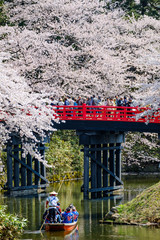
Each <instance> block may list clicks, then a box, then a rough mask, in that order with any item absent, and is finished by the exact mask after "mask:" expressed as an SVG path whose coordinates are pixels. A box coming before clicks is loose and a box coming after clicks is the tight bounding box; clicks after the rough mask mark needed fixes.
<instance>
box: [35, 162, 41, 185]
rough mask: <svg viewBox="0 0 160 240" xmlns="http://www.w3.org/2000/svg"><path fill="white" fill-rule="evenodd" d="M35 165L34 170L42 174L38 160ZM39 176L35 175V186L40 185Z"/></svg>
mask: <svg viewBox="0 0 160 240" xmlns="http://www.w3.org/2000/svg"><path fill="white" fill-rule="evenodd" d="M34 163H35V165H34V167H35V168H34V169H35V171H36V172H37V173H38V174H40V164H39V161H38V160H37V159H35V161H34ZM39 180H40V179H39V175H37V174H36V175H35V185H38V184H39Z"/></svg>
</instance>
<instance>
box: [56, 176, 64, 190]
mask: <svg viewBox="0 0 160 240" xmlns="http://www.w3.org/2000/svg"><path fill="white" fill-rule="evenodd" d="M65 177H66V175H65V176H64V178H63V180H62V182H61V184H60V186H59V189H58V192H57V193H59V191H60V189H61V187H62V184H63V182H64V179H65Z"/></svg>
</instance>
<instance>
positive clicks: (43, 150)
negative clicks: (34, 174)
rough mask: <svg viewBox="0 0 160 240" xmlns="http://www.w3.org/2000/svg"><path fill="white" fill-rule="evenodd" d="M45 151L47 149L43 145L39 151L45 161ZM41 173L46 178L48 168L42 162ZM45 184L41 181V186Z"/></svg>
mask: <svg viewBox="0 0 160 240" xmlns="http://www.w3.org/2000/svg"><path fill="white" fill-rule="evenodd" d="M45 149H46V147H45V145H44V144H42V143H41V144H40V149H39V150H40V154H41V156H42V158H43V159H44V158H45ZM40 173H41V175H42V176H43V177H45V178H46V167H45V166H44V164H43V163H42V162H41V163H40ZM44 183H45V182H44V180H43V179H41V184H44Z"/></svg>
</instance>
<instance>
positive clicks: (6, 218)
mask: <svg viewBox="0 0 160 240" xmlns="http://www.w3.org/2000/svg"><path fill="white" fill-rule="evenodd" d="M25 226H26V219H20V218H18V217H17V216H14V215H12V214H8V213H6V206H0V239H1V240H7V239H9V240H12V239H14V240H15V239H17V237H18V236H19V235H20V234H21V233H22V231H23V228H24V227H25Z"/></svg>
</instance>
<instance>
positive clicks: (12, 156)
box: [5, 135, 48, 195]
mask: <svg viewBox="0 0 160 240" xmlns="http://www.w3.org/2000/svg"><path fill="white" fill-rule="evenodd" d="M38 150H39V152H40V154H43V155H42V158H44V152H45V145H44V143H40V144H39V149H38ZM5 151H6V152H7V186H6V189H7V190H8V191H9V193H10V194H12V195H15V194H14V192H15V191H16V195H24V194H28V193H33V192H35V189H38V188H45V187H46V184H47V183H48V181H47V179H46V169H45V166H44V164H43V163H40V162H39V161H38V159H34V158H32V156H31V155H30V154H28V155H27V156H26V157H24V156H23V145H22V144H21V141H20V138H19V137H17V136H15V135H13V136H12V137H11V139H10V141H9V142H8V143H7V146H6V150H5ZM40 181H41V182H40ZM18 192H19V193H18Z"/></svg>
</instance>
